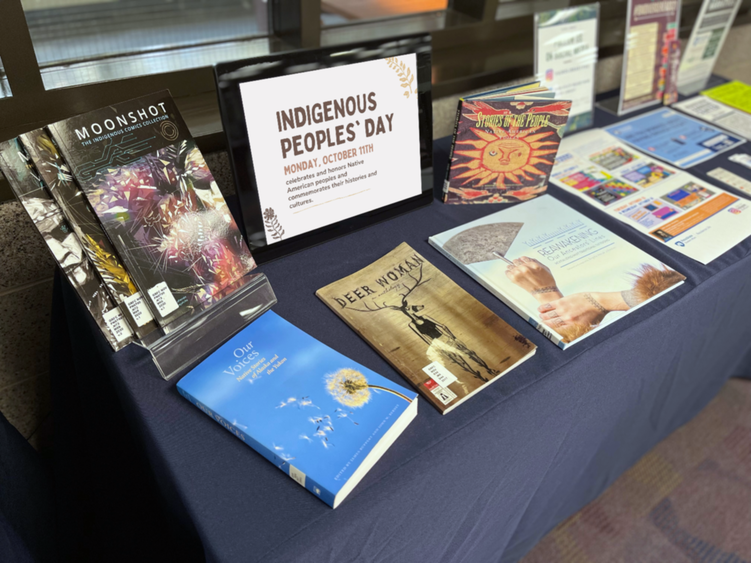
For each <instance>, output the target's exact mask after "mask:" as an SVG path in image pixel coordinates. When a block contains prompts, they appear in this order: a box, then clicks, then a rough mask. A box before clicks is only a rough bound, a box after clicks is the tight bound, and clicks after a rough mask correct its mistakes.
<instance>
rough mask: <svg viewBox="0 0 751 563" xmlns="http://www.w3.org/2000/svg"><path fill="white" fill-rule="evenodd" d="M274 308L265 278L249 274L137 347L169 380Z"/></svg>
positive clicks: (148, 337)
mask: <svg viewBox="0 0 751 563" xmlns="http://www.w3.org/2000/svg"><path fill="white" fill-rule="evenodd" d="M274 304H276V295H274V290H273V289H271V284H270V283H269V280H268V279H267V278H266V276H265V275H264V274H248V275H247V276H245V277H243V278H241V279H240V280H238V281H236V282H235V283H233V284H232V285H230V286H228V287H226V288H225V289H224V290H222V291H221V292H220V294H219V298H218V300H215V301H213V302H212V303H210V304H206V305H200V306H198V307H196V308H195V309H193V310H192V311H191V312H188V313H186V314H184V315H182V316H181V317H180V318H178V319H176V320H175V321H173V322H172V323H170V324H168V325H167V326H165V327H162V329H161V330H155V331H153V332H152V333H151V334H149V335H147V336H146V337H144V338H143V339H141V341H140V342H138V345H139V346H141V347H143V348H146V349H147V350H148V351H149V352H150V353H151V356H152V358H153V359H154V363H155V364H156V367H157V368H158V369H159V373H160V374H161V375H162V377H163V378H164V379H170V378H171V377H173V376H175V375H177V374H178V373H181V372H184V371H187V370H188V369H190V368H193V367H195V365H196V364H197V363H198V362H199V361H200V360H203V359H204V358H206V357H207V356H208V355H209V354H211V353H212V352H213V351H214V350H216V349H217V348H218V347H219V346H220V345H222V344H223V343H224V342H226V341H227V340H228V339H229V338H231V337H232V336H234V335H235V334H237V333H238V332H239V331H240V330H242V329H243V328H245V327H246V326H247V325H249V324H250V323H252V322H253V321H254V320H255V319H256V318H258V317H259V316H261V315H262V314H263V313H265V312H266V311H268V310H269V309H270V308H271V307H272V306H273V305H274Z"/></svg>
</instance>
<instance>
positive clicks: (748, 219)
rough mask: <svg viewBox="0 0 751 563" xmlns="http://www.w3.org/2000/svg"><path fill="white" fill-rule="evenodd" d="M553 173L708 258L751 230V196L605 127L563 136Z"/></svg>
mask: <svg viewBox="0 0 751 563" xmlns="http://www.w3.org/2000/svg"><path fill="white" fill-rule="evenodd" d="M660 146H661V145H660ZM550 180H551V181H552V182H553V183H554V184H555V185H557V186H559V187H560V188H563V189H564V190H566V191H568V192H571V193H574V194H576V195H577V196H579V197H581V198H583V199H584V200H586V201H587V202H589V203H590V204H592V205H594V206H595V207H597V208H599V209H601V210H602V211H604V212H605V213H607V214H608V215H610V216H612V217H614V218H616V219H618V220H620V221H623V222H624V223H626V224H627V225H629V226H631V227H632V228H634V229H636V230H637V231H639V232H641V233H644V234H646V235H649V236H650V237H653V238H655V239H657V240H659V241H661V242H663V243H664V244H666V245H668V246H669V247H670V248H672V249H673V250H676V251H678V252H680V253H681V254H685V255H686V256H688V257H689V258H693V259H694V260H697V261H699V262H701V263H702V264H708V263H709V262H711V261H712V260H714V259H715V258H717V257H718V256H720V255H721V254H723V253H724V252H727V251H728V250H730V249H731V248H732V247H733V246H735V245H736V244H738V243H739V242H741V241H742V240H743V239H745V238H746V237H748V236H749V235H751V205H750V204H749V202H748V201H747V200H745V199H743V198H741V197H737V196H735V195H733V194H730V193H728V192H726V191H724V190H722V189H720V188H717V187H715V186H713V185H711V184H708V183H706V182H704V181H702V180H700V179H699V178H696V177H694V176H692V175H691V174H688V173H687V172H684V171H682V170H678V169H677V168H672V167H669V166H668V165H667V164H663V163H661V162H660V161H658V160H657V159H655V158H654V157H653V156H651V155H646V154H642V153H640V152H638V151H636V150H634V149H632V148H631V147H628V146H626V145H624V144H623V143H621V142H619V141H618V139H616V138H615V137H613V136H612V135H610V134H609V133H607V132H606V131H604V130H602V129H593V130H590V131H585V132H583V133H579V134H577V135H573V136H571V137H566V138H564V139H563V142H562V143H561V148H560V149H559V151H558V157H557V158H556V161H555V166H554V167H553V172H552V173H551V175H550Z"/></svg>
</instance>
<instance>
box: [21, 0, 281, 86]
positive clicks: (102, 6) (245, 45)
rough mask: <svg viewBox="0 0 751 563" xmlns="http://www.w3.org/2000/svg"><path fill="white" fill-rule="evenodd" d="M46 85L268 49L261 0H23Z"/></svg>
mask: <svg viewBox="0 0 751 563" xmlns="http://www.w3.org/2000/svg"><path fill="white" fill-rule="evenodd" d="M22 3H23V9H24V13H25V15H26V21H27V23H28V25H29V32H30V34H31V38H32V42H33V44H34V52H35V53H36V57H37V60H38V61H39V67H40V69H41V72H42V79H43V81H44V86H45V88H46V89H54V88H62V87H65V86H74V85H79V84H87V83H92V82H102V81H106V80H115V79H121V78H129V77H133V76H143V75H149V74H157V73H164V72H171V71H175V70H182V69H187V68H198V67H204V66H210V65H212V64H214V63H215V62H217V61H220V60H227V59H239V58H246V57H252V56H257V55H263V54H266V53H267V52H268V47H267V45H266V44H265V42H254V41H253V39H254V38H258V37H259V36H263V35H265V34H266V33H267V32H266V3H265V2H264V1H263V0H180V1H179V2H174V1H173V0H23V1H22Z"/></svg>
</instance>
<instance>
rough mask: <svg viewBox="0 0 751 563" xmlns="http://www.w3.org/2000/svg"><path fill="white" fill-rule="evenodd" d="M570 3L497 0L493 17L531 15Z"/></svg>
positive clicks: (552, 0)
mask: <svg viewBox="0 0 751 563" xmlns="http://www.w3.org/2000/svg"><path fill="white" fill-rule="evenodd" d="M593 1H594V0H593ZM571 4H572V2H571V1H570V0H532V1H531V2H530V1H529V0H498V8H496V12H495V19H496V20H508V19H511V18H518V17H520V16H531V15H534V14H535V12H547V11H548V10H560V9H561V8H568V7H569V6H570V5H571Z"/></svg>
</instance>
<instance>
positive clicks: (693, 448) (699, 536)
mask: <svg viewBox="0 0 751 563" xmlns="http://www.w3.org/2000/svg"><path fill="white" fill-rule="evenodd" d="M684 562H685V563H751V381H748V380H742V379H731V380H730V381H729V382H728V383H727V384H726V385H725V387H723V389H722V391H721V392H720V394H719V395H718V396H717V397H716V398H715V399H714V400H713V401H712V402H711V403H710V404H709V405H708V406H707V408H705V409H704V410H703V411H702V412H701V413H700V414H699V416H697V417H696V418H695V419H694V420H692V421H691V422H689V423H688V424H686V425H685V426H683V427H681V428H679V429H678V430H677V431H676V432H674V433H673V434H672V435H670V436H669V437H668V438H666V439H665V440H664V441H663V442H661V443H660V444H658V445H657V446H656V447H655V448H654V449H653V450H652V451H650V452H649V453H648V454H647V455H645V456H644V457H643V458H642V459H641V460H639V462H638V463H637V464H636V465H635V466H634V467H632V468H631V469H630V470H628V471H627V472H626V473H624V474H623V475H622V476H621V477H620V478H619V479H618V480H617V481H616V482H615V483H613V485H611V486H610V488H609V489H607V490H606V491H605V492H604V493H603V494H602V495H601V496H600V497H599V498H597V499H596V500H595V501H593V502H592V503H590V504H588V505H587V506H585V507H584V508H583V509H582V510H580V511H579V512H577V513H576V514H574V515H573V516H572V517H570V518H569V519H567V520H565V521H564V522H562V523H561V524H559V525H558V527H556V528H555V529H554V530H553V531H551V532H550V533H549V534H548V535H547V536H545V537H544V538H543V539H542V541H540V543H539V544H537V546H536V547H535V548H534V549H533V550H532V551H531V552H530V553H529V554H528V555H527V556H526V557H525V558H524V559H522V560H521V562H520V563H684Z"/></svg>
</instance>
